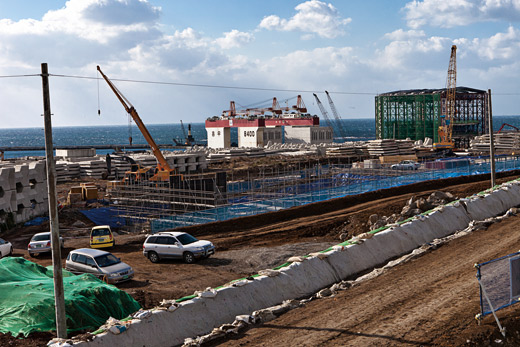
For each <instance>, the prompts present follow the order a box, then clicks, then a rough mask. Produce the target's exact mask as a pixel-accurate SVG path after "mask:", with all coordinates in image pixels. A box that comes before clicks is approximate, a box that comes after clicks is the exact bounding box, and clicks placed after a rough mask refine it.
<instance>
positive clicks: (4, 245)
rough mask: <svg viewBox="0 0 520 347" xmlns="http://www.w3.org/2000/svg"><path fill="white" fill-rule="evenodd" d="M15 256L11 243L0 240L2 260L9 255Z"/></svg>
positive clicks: (0, 256)
mask: <svg viewBox="0 0 520 347" xmlns="http://www.w3.org/2000/svg"><path fill="white" fill-rule="evenodd" d="M12 254H13V245H11V242H9V241H6V240H4V239H0V258H3V257H5V256H7V255H12Z"/></svg>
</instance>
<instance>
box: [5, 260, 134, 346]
mask: <svg viewBox="0 0 520 347" xmlns="http://www.w3.org/2000/svg"><path fill="white" fill-rule="evenodd" d="M52 278H53V272H52V266H49V267H43V266H40V265H38V264H35V263H33V262H30V261H28V260H26V259H24V258H15V257H6V258H2V259H0V332H2V333H9V332H10V333H11V334H12V335H13V336H17V335H18V334H20V333H21V334H23V335H24V336H27V335H28V334H29V333H31V332H35V331H54V330H56V323H55V321H56V320H55V308H54V283H53V279H52ZM63 287H64V291H65V311H66V315H67V331H68V332H73V331H78V330H83V329H90V330H93V329H97V328H98V327H99V326H100V325H102V324H104V323H105V322H106V320H107V319H108V318H109V317H114V318H117V319H122V318H125V317H127V316H128V315H129V314H132V313H133V312H135V311H137V310H139V308H140V305H139V303H138V302H137V301H135V300H134V299H133V298H132V297H131V296H130V295H129V294H128V293H126V292H124V291H122V290H119V289H117V288H116V287H115V286H113V285H109V284H106V283H104V282H103V281H101V280H99V279H97V278H96V277H95V276H93V275H80V276H76V275H74V274H72V273H70V272H68V271H66V270H63Z"/></svg>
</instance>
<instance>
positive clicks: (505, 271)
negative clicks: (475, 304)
mask: <svg viewBox="0 0 520 347" xmlns="http://www.w3.org/2000/svg"><path fill="white" fill-rule="evenodd" d="M475 267H476V268H477V279H478V280H479V288H480V316H481V317H484V316H486V315H488V314H492V313H493V311H498V310H500V309H502V308H505V307H508V306H511V305H513V304H515V303H517V302H518V299H519V297H520V252H517V253H512V254H509V255H506V256H504V257H501V258H497V259H493V260H490V261H487V262H485V263H481V264H476V265H475ZM483 290H484V291H485V293H486V294H487V296H488V299H489V302H488V300H487V299H486V297H485V295H484V292H483ZM490 304H491V305H490Z"/></svg>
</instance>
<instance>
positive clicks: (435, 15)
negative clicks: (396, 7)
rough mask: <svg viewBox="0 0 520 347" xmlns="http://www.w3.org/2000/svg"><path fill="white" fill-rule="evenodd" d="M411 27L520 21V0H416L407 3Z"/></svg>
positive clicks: (408, 21)
mask: <svg viewBox="0 0 520 347" xmlns="http://www.w3.org/2000/svg"><path fill="white" fill-rule="evenodd" d="M403 10H404V11H405V17H406V20H407V24H408V26H409V27H411V28H414V29H417V28H419V27H423V26H425V25H430V26H434V27H441V28H453V27H456V26H464V25H468V24H471V23H478V22H487V21H498V20H507V21H519V20H520V0H450V1H438V0H422V1H420V0H414V1H412V2H409V3H407V4H406V5H405V7H404V9H403Z"/></svg>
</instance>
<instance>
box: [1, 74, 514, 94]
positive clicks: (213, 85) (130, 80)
mask: <svg viewBox="0 0 520 347" xmlns="http://www.w3.org/2000/svg"><path fill="white" fill-rule="evenodd" d="M49 76H53V77H62V78H77V79H88V80H99V79H101V78H100V77H90V76H78V75H63V74H49ZM19 77H41V74H27V75H3V76H2V75H0V78H19ZM111 80H112V81H118V82H131V83H143V84H158V85H172V86H184V87H201V88H220V89H241V90H259V91H272V92H292V93H324V91H321V90H303V89H278V88H260V87H238V86H225V85H215V84H197V83H181V82H164V81H146V80H133V79H118V78H111ZM329 93H330V94H342V95H374V96H375V95H379V94H380V93H376V92H345V91H337V92H332V91H330V92H329ZM493 95H510V96H516V95H520V93H496V92H495V93H493Z"/></svg>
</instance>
